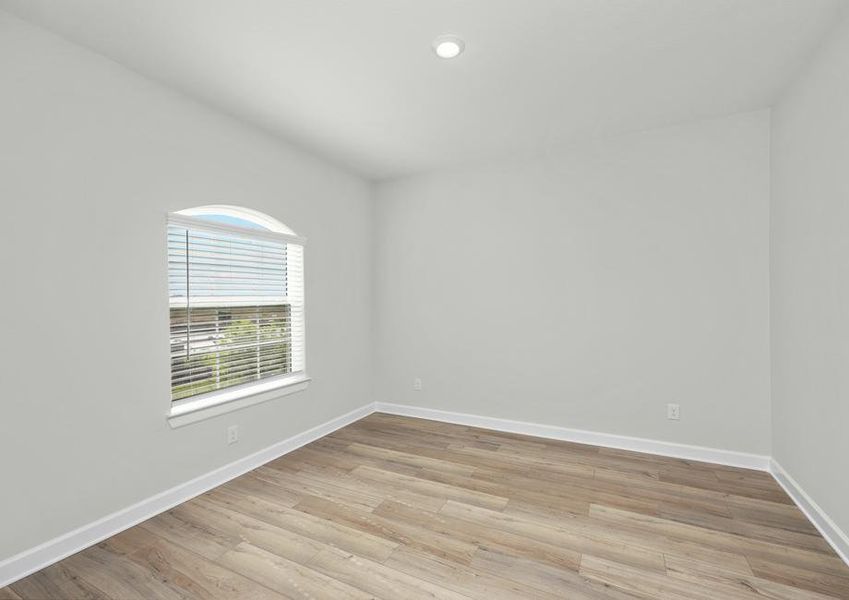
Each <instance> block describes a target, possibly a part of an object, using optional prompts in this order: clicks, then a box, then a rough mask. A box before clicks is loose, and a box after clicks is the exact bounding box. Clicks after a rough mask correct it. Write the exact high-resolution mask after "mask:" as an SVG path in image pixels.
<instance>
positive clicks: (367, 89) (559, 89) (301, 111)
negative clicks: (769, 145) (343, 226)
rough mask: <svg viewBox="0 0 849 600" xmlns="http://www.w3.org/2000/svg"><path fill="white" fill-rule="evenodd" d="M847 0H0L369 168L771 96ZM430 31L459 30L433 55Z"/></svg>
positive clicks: (538, 142)
mask: <svg viewBox="0 0 849 600" xmlns="http://www.w3.org/2000/svg"><path fill="white" fill-rule="evenodd" d="M845 5H846V2H845V0H0V7H3V8H6V9H8V10H9V11H11V12H13V13H15V14H17V15H19V16H22V17H24V18H26V19H28V20H30V21H33V22H35V23H37V24H40V25H43V26H45V27H47V28H49V29H52V30H54V31H56V32H57V33H59V34H61V35H64V36H65V37H67V38H70V39H71V40H74V41H76V42H78V43H81V44H83V45H85V46H88V47H90V48H92V49H94V50H96V51H98V52H101V53H102V54H104V55H106V56H109V57H110V58H113V59H114V60H116V61H118V62H121V63H123V64H125V65H127V66H129V67H131V68H133V69H135V70H136V71H139V72H141V73H143V74H145V75H147V76H149V77H151V78H154V79H157V80H160V81H162V82H164V83H166V84H168V85H170V86H172V87H174V88H178V89H180V90H182V91H184V92H186V93H187V94H189V95H192V96H194V97H196V98H199V99H202V100H203V101H205V102H207V103H208V104H211V105H213V106H216V107H218V108H219V109H222V110H224V111H226V112H228V113H231V114H233V115H236V116H238V117H241V118H242V119H244V120H247V121H250V122H253V123H255V124H257V125H259V126H261V127H263V128H265V129H267V130H270V131H272V132H274V133H276V134H279V135H280V136H282V137H284V138H286V139H287V140H289V141H291V142H294V143H295V144H297V145H300V146H302V147H304V148H307V149H309V150H311V151H312V152H314V153H316V154H318V155H320V156H323V157H325V158H328V159H330V160H332V161H334V162H336V163H338V164H341V165H345V166H347V167H348V168H350V169H352V170H354V171H356V172H358V173H360V174H363V175H365V176H366V177H369V178H373V179H382V178H387V177H394V176H398V175H403V174H407V173H413V172H420V171H427V170H432V169H437V168H440V167H445V166H449V165H455V164H457V163H463V162H470V161H479V160H483V159H486V158H492V157H508V156H519V155H528V154H535V153H540V152H545V151H548V150H550V149H551V148H553V147H556V146H559V145H563V144H568V143H572V142H575V141H577V140H581V139H586V138H589V137H596V136H600V135H608V134H612V133H617V132H623V131H631V130H637V129H644V128H649V127H653V126H657V125H662V124H668V123H674V122H680V121H684V120H689V119H693V118H701V117H709V116H718V115H724V114H729V113H732V112H738V111H745V110H752V109H756V108H761V107H764V106H768V105H770V104H772V103H773V102H774V101H775V99H776V98H777V96H778V95H779V93H780V91H781V90H782V89H783V87H784V86H786V85H787V84H788V82H789V81H790V79H791V78H792V77H793V76H794V74H795V73H797V72H798V70H799V69H800V67H801V66H802V65H803V64H804V62H805V61H806V59H807V58H808V57H810V55H811V53H812V52H813V50H814V49H815V48H816V45H817V44H818V42H819V40H820V39H821V38H822V37H823V36H824V35H825V33H826V31H827V30H828V29H829V28H830V26H831V25H832V23H833V22H834V21H835V19H837V18H838V16H839V15H841V14H842V12H843V9H844V7H845ZM441 33H456V34H459V35H460V36H462V37H463V38H464V39H465V40H466V52H465V54H463V55H462V56H461V57H460V58H459V59H456V60H453V61H444V60H439V59H437V58H436V57H435V56H434V55H433V53H432V50H431V41H432V40H433V38H434V37H435V36H437V35H438V34H441Z"/></svg>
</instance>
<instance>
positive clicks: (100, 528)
mask: <svg viewBox="0 0 849 600" xmlns="http://www.w3.org/2000/svg"><path fill="white" fill-rule="evenodd" d="M373 412H383V413H389V414H394V415H401V416H407V417H418V418H422V419H430V420H434V421H442V422H445V423H456V424H459V425H468V426H472V427H481V428H484V429H492V430H495V431H505V432H509V433H520V434H524V435H531V436H536V437H541V438H549V439H555V440H564V441H569V442H577V443H581V444H591V445H594V446H604V447H607V448H618V449H622V450H632V451H634V452H645V453H648V454H657V455H660V456H669V457H673V458H683V459H687V460H697V461H701V462H711V463H717V464H722V465H729V466H733V467H742V468H746V469H757V470H759V471H769V472H770V473H772V475H773V476H774V477H775V479H776V480H777V481H778V483H779V484H780V485H781V486H782V487H783V488H784V490H785V491H786V492H787V493H788V495H789V496H790V497H791V498H792V499H793V501H794V502H796V504H797V505H798V506H799V508H800V509H801V510H802V512H803V513H805V515H806V516H807V517H808V519H810V521H811V522H812V523H813V524H814V526H816V528H817V529H818V530H819V531H820V533H821V534H822V535H823V537H824V538H825V539H826V540H827V541H828V542H829V543H830V544H831V545H832V547H834V549H835V551H836V552H837V553H838V554H839V555H840V557H841V558H842V559H843V560H844V561H846V563H847V564H849V536H847V535H846V534H845V533H843V532H842V531H841V530H840V528H839V527H837V525H836V524H835V523H834V521H832V520H831V519H830V518H829V517H828V515H826V514H825V513H824V512H823V510H822V509H821V508H820V507H819V506H818V505H817V504H816V502H814V501H813V500H812V499H811V497H810V496H808V495H807V494H806V493H805V492H804V490H802V488H801V487H799V484H798V483H796V481H795V480H793V478H792V477H790V475H789V474H788V473H787V472H786V471H785V470H784V469H783V468H782V467H781V466H780V465H779V464H778V463H777V462H775V461H774V460H772V459H770V457H768V456H761V455H757V454H748V453H745V452H735V451H732V450H720V449H717V448H704V447H701V446H690V445H687V444H677V443H673V442H662V441H658V440H650V439H645V438H636V437H629V436H623V435H614V434H608V433H598V432H595V431H584V430H581V429H569V428H566V427H557V426H554V425H542V424H539V423H527V422H523V421H511V420H508V419H498V418H494V417H484V416H481V415H471V414H466V413H456V412H449V411H443V410H436V409H431V408H422V407H418V406H408V405H404V404H390V403H384V402H375V403H373V404H367V405H365V406H361V407H360V408H357V409H356V410H353V411H351V412H349V413H347V414H344V415H342V416H340V417H336V418H335V419H331V420H330V421H327V422H326V423H323V424H321V425H318V426H316V427H313V428H312V429H309V430H307V431H304V432H303V433H299V434H297V435H295V436H292V437H290V438H288V439H286V440H283V441H282V442H278V443H276V444H274V445H272V446H269V447H268V448H265V449H264V450H260V451H259V452H256V453H254V454H251V455H250V456H246V457H244V458H241V459H239V460H237V461H235V462H232V463H230V464H228V465H224V466H223V467H220V468H218V469H216V470H214V471H211V472H209V473H206V474H205V475H201V476H200V477H197V478H195V479H192V480H191V481H188V482H186V483H182V484H180V485H178V486H176V487H173V488H171V489H169V490H166V491H164V492H161V493H159V494H156V495H155V496H152V497H150V498H148V499H146V500H142V501H141V502H138V503H137V504H134V505H132V506H129V507H127V508H125V509H123V510H119V511H117V512H115V513H112V514H110V515H107V516H105V517H103V518H101V519H98V520H97V521H94V522H93V523H89V524H88V525H84V526H82V527H80V528H78V529H75V530H74V531H71V532H69V533H66V534H64V535H62V536H59V537H57V538H55V539H53V540H50V541H48V542H45V543H43V544H41V545H39V546H36V547H35V548H31V549H29V550H26V551H24V552H21V553H20V554H17V555H15V556H12V557H11V558H8V559H6V560H4V561H2V562H0V588H2V587H4V586H6V585H9V584H10V583H12V582H14V581H17V580H18V579H21V578H22V577H26V576H27V575H29V574H31V573H34V572H35V571H38V570H40V569H43V568H44V567H46V566H48V565H51V564H53V563H55V562H57V561H59V560H62V559H63V558H65V557H67V556H70V555H71V554H74V553H76V552H79V551H80V550H83V549H85V548H88V547H89V546H92V545H93V544H97V543H98V542H101V541H103V540H104V539H106V538H108V537H110V536H113V535H115V534H117V533H120V532H121V531H124V530H125V529H128V528H130V527H132V526H133V525H137V524H138V523H141V522H142V521H145V520H147V519H149V518H151V517H153V516H155V515H157V514H159V513H161V512H163V511H166V510H168V509H170V508H173V507H174V506H176V505H178V504H181V503H183V502H186V501H187V500H190V499H192V498H194V497H195V496H198V495H200V494H202V493H204V492H206V491H209V490H211V489H212V488H214V487H217V486H219V485H222V484H223V483H226V482H227V481H230V480H231V479H234V478H235V477H238V476H239V475H242V474H244V473H247V472H248V471H250V470H252V469H255V468H257V467H259V466H261V465H263V464H265V463H267V462H269V461H271V460H274V459H275V458H279V457H280V456H283V455H284V454H287V453H288V452H291V451H293V450H296V449H298V448H300V447H301V446H304V445H305V444H308V443H310V442H312V441H315V440H317V439H319V438H321V437H324V436H325V435H327V434H329V433H332V432H334V431H336V430H337V429H340V428H342V427H344V426H346V425H349V424H350V423H353V422H354V421H357V420H359V419H362V418H363V417H367V416H368V415H370V414H371V413H373Z"/></svg>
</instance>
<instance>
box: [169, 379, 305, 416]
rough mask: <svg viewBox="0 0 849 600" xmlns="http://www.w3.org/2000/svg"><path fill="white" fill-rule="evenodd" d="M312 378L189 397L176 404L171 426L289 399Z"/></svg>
mask: <svg viewBox="0 0 849 600" xmlns="http://www.w3.org/2000/svg"><path fill="white" fill-rule="evenodd" d="M310 381H311V379H310V378H309V377H307V375H306V373H296V374H294V375H287V376H285V377H280V378H275V379H270V380H268V381H259V382H257V383H254V384H251V385H249V386H244V387H237V388H231V389H225V390H220V391H217V392H212V393H209V394H203V395H202V396H198V397H196V398H187V399H186V400H180V401H177V402H175V403H174V404H173V405H172V406H171V411H170V412H169V413H168V424H169V425H170V426H171V428H172V429H176V428H177V427H183V426H184V425H189V424H190V423H197V422H198V421H204V420H206V419H211V418H212V417H217V416H218V415H223V414H226V413H229V412H233V411H234V410H240V409H242V408H247V407H248V406H253V405H254V404H259V403H261V402H267V401H269V400H274V399H275V398H280V397H282V396H288V395H289V394H294V393H296V392H300V391H303V390H305V389H306V387H307V386H308V385H309V383H310Z"/></svg>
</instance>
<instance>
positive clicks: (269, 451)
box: [0, 404, 374, 588]
mask: <svg viewBox="0 0 849 600" xmlns="http://www.w3.org/2000/svg"><path fill="white" fill-rule="evenodd" d="M372 412H374V405H373V404H366V405H365V406H361V407H360V408H357V409H355V410H352V411H351V412H349V413H346V414H344V415H342V416H339V417H336V418H334V419H331V420H330V421H327V422H325V423H322V424H321V425H317V426H316V427H313V428H312V429H308V430H307V431H304V432H302V433H299V434H297V435H294V436H292V437H290V438H288V439H285V440H283V441H281V442H277V443H276V444H273V445H271V446H269V447H268V448H265V449H263V450H260V451H259V452H255V453H253V454H251V455H249V456H245V457H244V458H240V459H239V460H236V461H234V462H231V463H229V464H227V465H224V466H223V467H220V468H218V469H215V470H214V471H210V472H209V473H206V474H205V475H201V476H200V477H196V478H195V479H192V480H191V481H187V482H186V483H181V484H180V485H177V486H175V487H173V488H171V489H169V490H165V491H164V492H161V493H159V494H156V495H155V496H151V497H150V498H147V499H146V500H142V501H141V502H138V503H137V504H134V505H132V506H129V507H127V508H125V509H122V510H119V511H117V512H114V513H112V514H110V515H107V516H105V517H103V518H101V519H98V520H97V521H94V522H93V523H89V524H88V525H83V526H82V527H80V528H78V529H75V530H74V531H71V532H69V533H66V534H64V535H61V536H59V537H57V538H54V539H52V540H49V541H47V542H45V543H43V544H41V545H39V546H36V547H35V548H31V549H29V550H25V551H23V552H21V553H20V554H17V555H15V556H12V557H11V558H8V559H6V560H4V561H2V562H0V588H2V587H4V586H6V585H9V584H10V583H13V582H15V581H17V580H18V579H21V578H23V577H26V576H27V575H29V574H31V573H34V572H36V571H38V570H40V569H43V568H44V567H47V566H49V565H51V564H53V563H55V562H57V561H59V560H62V559H63V558H65V557H67V556H70V555H71V554H74V553H76V552H79V551H80V550H84V549H85V548H88V547H89V546H92V545H94V544H97V543H98V542H101V541H103V540H105V539H106V538H108V537H110V536H113V535H115V534H117V533H120V532H121V531H124V530H125V529H129V528H130V527H132V526H133V525H137V524H138V523H141V522H142V521H146V520H147V519H149V518H151V517H153V516H156V515H158V514H159V513H161V512H164V511H166V510H168V509H170V508H173V507H175V506H177V505H178V504H181V503H183V502H186V501H187V500H191V499H192V498H194V497H195V496H199V495H200V494H203V493H204V492H207V491H209V490H211V489H212V488H214V487H217V486H219V485H222V484H224V483H227V482H228V481H230V480H231V479H234V478H236V477H238V476H239V475H243V474H244V473H247V472H248V471H251V470H253V469H255V468H257V467H259V466H261V465H264V464H265V463H267V462H269V461H271V460H274V459H275V458H279V457H280V456H283V455H284V454H287V453H289V452H292V451H293V450H297V449H298V448H300V447H301V446H304V445H306V444H309V443H310V442H312V441H315V440H317V439H319V438H321V437H324V436H325V435H327V434H329V433H332V432H334V431H336V430H337V429H341V428H342V427H344V426H345V425H349V424H351V423H353V422H354V421H358V420H359V419H362V418H363V417H366V416H368V415H370V414H371V413H372Z"/></svg>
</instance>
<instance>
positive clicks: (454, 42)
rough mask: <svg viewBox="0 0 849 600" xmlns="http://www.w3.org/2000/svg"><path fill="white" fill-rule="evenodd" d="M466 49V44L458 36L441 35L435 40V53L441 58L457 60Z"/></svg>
mask: <svg viewBox="0 0 849 600" xmlns="http://www.w3.org/2000/svg"><path fill="white" fill-rule="evenodd" d="M465 48H466V43H465V42H464V41H463V40H461V39H460V38H458V37H457V36H456V35H440V36H439V37H438V38H436V39H435V40H433V51H434V52H436V55H437V56H438V57H439V58H457V57H458V56H460V55H461V54H462V53H463V50H465Z"/></svg>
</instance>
